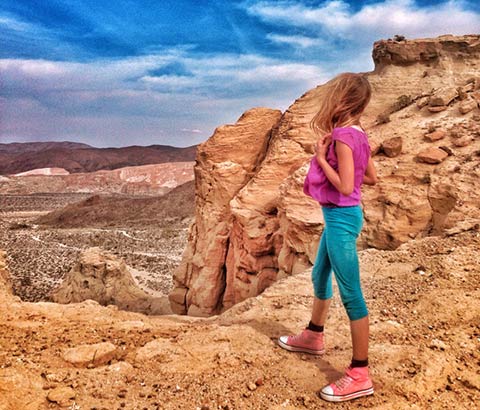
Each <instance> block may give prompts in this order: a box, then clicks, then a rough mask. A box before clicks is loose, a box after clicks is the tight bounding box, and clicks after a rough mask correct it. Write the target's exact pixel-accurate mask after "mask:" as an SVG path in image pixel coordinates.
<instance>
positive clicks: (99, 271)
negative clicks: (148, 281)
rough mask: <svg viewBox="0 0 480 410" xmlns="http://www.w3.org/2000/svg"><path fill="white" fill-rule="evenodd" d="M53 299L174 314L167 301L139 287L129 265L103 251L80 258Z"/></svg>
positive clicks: (154, 313) (135, 310)
mask: <svg viewBox="0 0 480 410" xmlns="http://www.w3.org/2000/svg"><path fill="white" fill-rule="evenodd" d="M51 298H52V300H53V301H54V302H57V303H75V302H81V301H84V300H88V299H91V300H95V301H97V302H98V303H100V304H101V305H116V306H118V307H119V308H120V309H124V310H130V311H133V312H142V313H145V314H152V315H161V314H168V313H170V307H169V303H168V300H167V298H166V297H153V296H150V295H148V294H147V293H145V292H144V291H143V290H142V289H140V288H139V287H138V286H137V284H136V283H135V281H134V279H133V277H132V273H131V272H130V270H129V268H128V267H127V265H126V264H125V262H124V261H123V260H121V259H119V258H117V257H115V256H114V255H111V254H109V253H108V252H105V251H102V250H101V249H100V248H90V249H87V250H86V251H84V252H82V253H81V254H80V257H79V260H78V262H77V264H76V265H75V266H74V267H73V268H72V270H71V271H70V272H69V273H68V274H67V275H66V277H65V279H64V280H63V282H62V284H61V285H60V287H59V288H58V289H56V290H55V291H54V292H53V293H52V295H51Z"/></svg>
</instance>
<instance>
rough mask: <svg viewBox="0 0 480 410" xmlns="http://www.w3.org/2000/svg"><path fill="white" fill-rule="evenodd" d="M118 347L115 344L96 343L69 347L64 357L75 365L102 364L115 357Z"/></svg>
mask: <svg viewBox="0 0 480 410" xmlns="http://www.w3.org/2000/svg"><path fill="white" fill-rule="evenodd" d="M116 352H117V348H116V347H115V345H114V344H112V343H109V342H105V343H96V344H91V345H81V346H78V347H73V348H71V349H67V350H66V351H65V353H64V354H63V359H64V360H65V361H66V362H68V363H71V364H73V365H74V366H75V367H88V366H89V365H93V366H101V365H103V364H106V363H108V362H109V361H110V360H112V359H113V358H115V355H116Z"/></svg>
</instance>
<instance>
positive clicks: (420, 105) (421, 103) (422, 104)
mask: <svg viewBox="0 0 480 410" xmlns="http://www.w3.org/2000/svg"><path fill="white" fill-rule="evenodd" d="M429 100H430V97H421V98H419V99H418V100H417V101H416V102H415V104H416V106H417V108H418V109H419V110H421V109H422V108H423V107H426V106H427V105H428V102H429Z"/></svg>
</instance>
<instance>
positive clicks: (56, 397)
mask: <svg viewBox="0 0 480 410" xmlns="http://www.w3.org/2000/svg"><path fill="white" fill-rule="evenodd" d="M74 398H75V391H74V390H73V389H72V388H70V387H57V388H56V389H53V390H50V391H49V392H48V395H47V399H48V401H51V402H53V403H57V404H59V405H60V406H68V405H69V404H70V400H73V399H74Z"/></svg>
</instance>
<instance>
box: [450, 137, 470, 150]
mask: <svg viewBox="0 0 480 410" xmlns="http://www.w3.org/2000/svg"><path fill="white" fill-rule="evenodd" d="M472 142H473V139H472V137H470V136H469V135H465V136H463V137H461V138H456V139H454V140H453V145H455V146H456V147H458V148H461V147H466V146H467V145H470V144H471V143H472Z"/></svg>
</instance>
